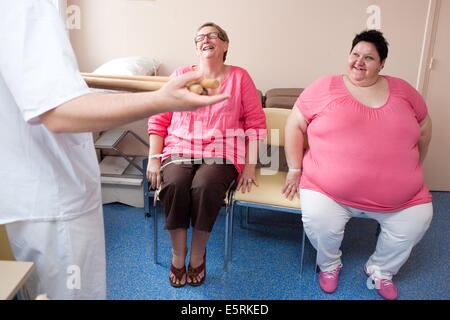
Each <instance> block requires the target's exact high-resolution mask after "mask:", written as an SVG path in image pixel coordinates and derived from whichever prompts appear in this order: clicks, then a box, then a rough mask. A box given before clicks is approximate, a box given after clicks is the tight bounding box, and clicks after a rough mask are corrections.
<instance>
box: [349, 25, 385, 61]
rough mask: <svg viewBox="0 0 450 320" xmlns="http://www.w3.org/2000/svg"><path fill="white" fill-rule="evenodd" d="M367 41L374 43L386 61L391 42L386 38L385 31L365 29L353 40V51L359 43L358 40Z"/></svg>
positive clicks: (381, 57) (382, 59)
mask: <svg viewBox="0 0 450 320" xmlns="http://www.w3.org/2000/svg"><path fill="white" fill-rule="evenodd" d="M361 41H366V42H370V43H372V44H373V45H374V46H375V48H376V49H377V51H378V55H379V56H380V59H381V61H384V60H385V59H386V58H387V56H388V46H389V43H388V42H387V40H386V39H385V38H384V36H383V33H382V32H380V31H378V30H365V31H363V32H361V33H359V34H357V35H356V36H355V38H354V39H353V42H352V49H351V50H350V52H352V50H353V48H354V47H355V46H356V45H357V44H358V42H361Z"/></svg>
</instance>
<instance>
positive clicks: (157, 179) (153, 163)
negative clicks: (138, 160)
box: [147, 158, 161, 190]
mask: <svg viewBox="0 0 450 320" xmlns="http://www.w3.org/2000/svg"><path fill="white" fill-rule="evenodd" d="M147 180H148V182H149V184H150V186H151V188H152V189H153V190H156V189H159V186H160V185H161V160H160V159H159V158H155V159H149V161H148V165H147Z"/></svg>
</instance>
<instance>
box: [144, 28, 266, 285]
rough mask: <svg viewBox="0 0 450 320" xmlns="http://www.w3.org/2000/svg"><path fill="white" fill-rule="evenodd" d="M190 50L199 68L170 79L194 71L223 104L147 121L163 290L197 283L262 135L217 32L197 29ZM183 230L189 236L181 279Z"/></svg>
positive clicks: (254, 96)
mask: <svg viewBox="0 0 450 320" xmlns="http://www.w3.org/2000/svg"><path fill="white" fill-rule="evenodd" d="M194 42H195V46H196V53H197V56H198V57H199V60H200V63H199V65H198V66H189V67H184V68H180V69H177V70H176V71H175V72H174V75H180V74H183V73H186V72H188V71H192V70H197V69H198V70H200V71H202V73H203V75H204V76H205V78H211V79H218V80H219V81H220V89H218V90H220V92H221V93H226V94H228V95H229V96H230V98H229V99H227V100H226V101H224V102H221V103H217V104H214V105H211V106H207V107H203V108H200V109H197V110H195V111H192V112H174V113H164V114H159V115H156V116H152V117H150V118H149V121H148V134H149V136H150V151H149V159H150V160H149V164H148V168H147V176H148V179H149V182H150V183H151V185H152V187H153V188H159V186H160V184H161V191H160V193H159V197H160V199H161V202H162V203H163V206H164V210H165V214H166V226H165V228H166V229H168V230H169V235H170V239H171V242H172V265H171V267H170V274H169V282H170V284H171V285H172V286H174V287H181V286H183V285H185V284H186V282H187V283H189V284H190V285H193V286H198V285H201V284H202V283H203V281H204V279H205V276H206V270H205V266H206V265H205V262H206V244H207V242H208V239H209V235H210V233H211V231H212V228H213V225H214V223H215V221H216V218H217V215H218V213H219V210H220V208H221V206H222V204H223V201H224V197H225V194H226V192H227V189H228V188H229V187H230V185H231V184H232V183H233V182H234V181H235V180H236V182H237V189H238V190H239V189H240V190H241V191H242V192H245V191H251V186H252V184H256V181H255V165H256V162H257V154H258V140H260V139H264V138H265V135H266V131H265V128H266V122H265V115H264V112H263V110H262V106H261V99H260V97H259V95H258V91H257V89H256V87H255V85H254V83H253V81H252V79H251V77H250V76H249V74H248V73H247V71H245V70H244V69H242V68H239V67H236V66H230V65H226V64H225V63H224V62H225V59H226V55H227V52H228V43H229V40H228V36H227V34H226V32H225V30H223V29H222V28H221V27H220V26H218V25H216V24H214V23H205V24H203V25H202V26H201V27H200V28H199V29H198V31H197V35H196V36H195V39H194ZM155 155H156V157H155ZM159 155H160V156H159ZM189 222H191V225H192V229H193V231H192V241H191V251H190V261H189V267H188V270H187V274H186V267H185V257H186V254H187V244H186V242H187V229H188V228H189Z"/></svg>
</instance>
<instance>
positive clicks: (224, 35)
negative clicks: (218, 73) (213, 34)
mask: <svg viewBox="0 0 450 320" xmlns="http://www.w3.org/2000/svg"><path fill="white" fill-rule="evenodd" d="M204 27H214V28H216V29H217V31H219V39H220V40H222V41H225V42H230V39H228V35H227V32H226V31H225V30H224V29H223V28H222V27H221V26H219V25H218V24H216V23H214V22H205V23H204V24H202V25H201V26H200V27H199V28H198V29H197V31H200V29H202V28H204ZM227 53H228V51H225V52H224V53H223V61H224V62H225V60H226V59H227Z"/></svg>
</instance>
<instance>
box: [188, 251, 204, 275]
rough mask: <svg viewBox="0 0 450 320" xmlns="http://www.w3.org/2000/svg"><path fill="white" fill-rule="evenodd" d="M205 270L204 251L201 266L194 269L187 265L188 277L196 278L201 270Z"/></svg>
mask: <svg viewBox="0 0 450 320" xmlns="http://www.w3.org/2000/svg"><path fill="white" fill-rule="evenodd" d="M205 268H206V249H205V254H204V255H203V263H202V264H201V265H199V266H198V267H196V268H193V267H192V266H191V263H189V267H188V275H189V276H193V277H197V276H198V275H199V274H200V273H201V272H202V271H203V270H205Z"/></svg>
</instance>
